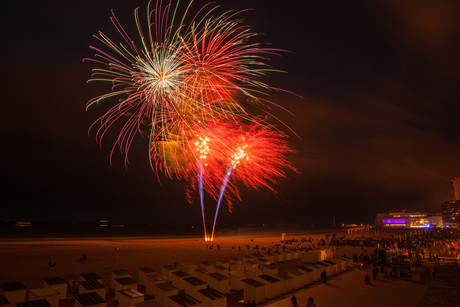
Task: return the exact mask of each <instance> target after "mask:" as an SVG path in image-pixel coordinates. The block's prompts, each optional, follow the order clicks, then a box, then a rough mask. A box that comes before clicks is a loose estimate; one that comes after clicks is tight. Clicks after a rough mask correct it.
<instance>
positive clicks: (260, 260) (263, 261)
mask: <svg viewBox="0 0 460 307" xmlns="http://www.w3.org/2000/svg"><path fill="white" fill-rule="evenodd" d="M255 262H257V264H258V265H259V268H260V267H262V266H264V265H270V263H271V262H270V260H268V259H265V258H257V260H256V261H255Z"/></svg>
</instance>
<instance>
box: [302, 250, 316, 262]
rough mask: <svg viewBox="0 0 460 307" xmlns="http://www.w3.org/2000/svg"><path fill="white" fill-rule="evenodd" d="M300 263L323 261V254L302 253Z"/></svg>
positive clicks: (314, 252)
mask: <svg viewBox="0 0 460 307" xmlns="http://www.w3.org/2000/svg"><path fill="white" fill-rule="evenodd" d="M300 261H301V262H304V263H315V262H317V261H321V252H320V251H317V250H316V251H309V252H303V253H300Z"/></svg>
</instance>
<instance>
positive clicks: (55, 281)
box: [43, 277, 67, 300]
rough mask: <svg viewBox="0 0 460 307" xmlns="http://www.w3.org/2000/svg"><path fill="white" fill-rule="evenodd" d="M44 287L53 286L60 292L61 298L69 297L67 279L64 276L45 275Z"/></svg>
mask: <svg viewBox="0 0 460 307" xmlns="http://www.w3.org/2000/svg"><path fill="white" fill-rule="evenodd" d="M43 281H44V283H43V287H45V288H46V287H51V288H53V289H54V290H56V291H57V292H59V299H60V300H65V299H66V298H67V281H65V279H64V278H62V277H44V278H43Z"/></svg>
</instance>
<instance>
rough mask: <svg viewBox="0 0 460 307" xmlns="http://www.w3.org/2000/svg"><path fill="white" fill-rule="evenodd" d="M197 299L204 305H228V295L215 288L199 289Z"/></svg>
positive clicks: (209, 306)
mask: <svg viewBox="0 0 460 307" xmlns="http://www.w3.org/2000/svg"><path fill="white" fill-rule="evenodd" d="M196 299H198V300H199V301H200V302H201V304H202V306H203V307H227V296H226V295H224V294H223V293H221V292H219V291H217V290H216V289H214V288H206V289H202V290H198V293H197V297H196Z"/></svg>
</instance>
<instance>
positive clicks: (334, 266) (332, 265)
mask: <svg viewBox="0 0 460 307" xmlns="http://www.w3.org/2000/svg"><path fill="white" fill-rule="evenodd" d="M323 262H324V263H327V264H329V265H330V271H331V275H335V274H337V273H338V272H339V267H338V265H337V262H333V261H330V260H324V261H323Z"/></svg>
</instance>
